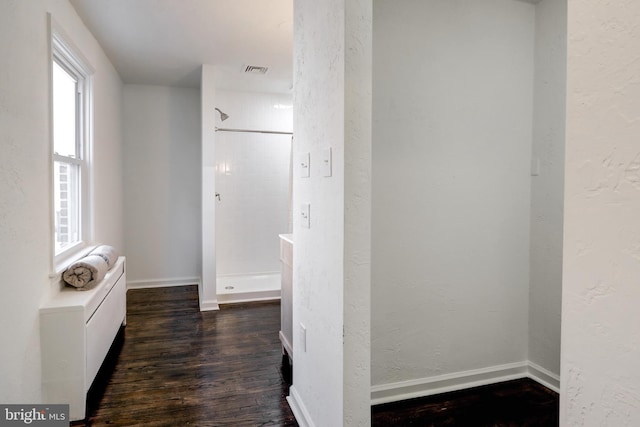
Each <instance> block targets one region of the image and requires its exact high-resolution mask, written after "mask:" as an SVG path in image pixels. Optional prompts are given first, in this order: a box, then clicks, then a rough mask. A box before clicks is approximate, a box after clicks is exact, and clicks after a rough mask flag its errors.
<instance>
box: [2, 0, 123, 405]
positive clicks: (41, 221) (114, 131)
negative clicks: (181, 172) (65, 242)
mask: <svg viewBox="0 0 640 427" xmlns="http://www.w3.org/2000/svg"><path fill="white" fill-rule="evenodd" d="M47 12H51V13H52V15H53V18H54V19H55V20H56V21H57V22H58V24H59V26H60V27H62V28H63V29H64V31H65V32H66V33H67V35H68V36H69V38H70V39H71V40H72V41H73V42H74V44H75V45H76V46H77V47H78V49H79V50H80V51H81V52H82V54H83V55H84V56H85V58H86V59H87V60H88V62H89V63H90V64H91V65H92V66H93V68H94V69H95V70H96V71H95V74H94V76H93V84H94V171H95V176H94V195H95V200H96V202H95V207H96V211H98V212H97V213H96V219H95V238H96V240H97V241H104V242H109V243H110V244H112V245H114V246H116V247H117V248H119V249H121V250H122V248H123V241H124V238H123V229H122V224H123V214H122V175H121V174H122V137H121V115H120V107H121V102H122V83H121V81H120V78H119V76H118V74H117V73H116V71H115V70H114V68H113V67H112V65H111V63H110V62H109V60H108V59H107V57H106V56H105V55H104V53H103V51H102V49H101V48H100V46H99V45H98V43H97V42H96V40H95V39H94V38H93V36H92V35H91V34H90V33H89V31H88V30H87V29H86V27H85V26H84V24H83V23H82V21H81V20H80V18H79V17H78V16H77V14H76V13H75V11H74V9H73V8H72V7H71V5H70V4H69V3H68V2H67V1H66V0H59V1H44V0H42V1H41V0H30V1H19V2H6V1H5V2H0V58H2V61H3V62H2V72H0V129H2V136H0V138H1V139H0V144H1V148H2V155H1V156H0V242H1V244H0V272H2V280H3V284H4V285H3V286H2V290H1V291H0V324H1V325H2V328H1V329H0V341H1V342H2V343H3V345H2V351H1V352H0V402H3V403H26V402H33V403H37V402H39V401H41V399H42V396H41V375H40V372H41V371H40V336H39V312H38V308H39V306H40V304H41V302H42V299H43V298H45V297H46V296H48V295H49V293H50V290H53V289H55V288H56V287H57V286H58V283H57V282H56V280H53V281H52V282H51V284H50V279H49V277H48V275H49V273H50V270H51V259H52V236H53V227H52V222H51V219H50V215H51V203H52V195H51V186H52V184H51V168H50V155H51V152H50V139H49V129H50V123H49V114H50V111H49V91H50V88H49V67H50V65H49V61H50V50H49V34H48V30H47Z"/></svg>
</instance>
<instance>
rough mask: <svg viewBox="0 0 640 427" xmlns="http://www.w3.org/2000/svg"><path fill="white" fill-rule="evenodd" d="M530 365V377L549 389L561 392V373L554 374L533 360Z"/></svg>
mask: <svg viewBox="0 0 640 427" xmlns="http://www.w3.org/2000/svg"><path fill="white" fill-rule="evenodd" d="M528 365H529V366H528V368H529V369H528V373H529V375H528V377H529V378H531V379H532V380H534V381H536V382H538V383H540V384H542V385H543V386H545V387H547V388H548V389H551V390H553V391H555V392H556V393H560V375H558V374H554V373H553V372H551V371H549V370H547V369H545V368H543V367H542V366H540V365H536V364H535V363H533V362H531V361H529V362H528Z"/></svg>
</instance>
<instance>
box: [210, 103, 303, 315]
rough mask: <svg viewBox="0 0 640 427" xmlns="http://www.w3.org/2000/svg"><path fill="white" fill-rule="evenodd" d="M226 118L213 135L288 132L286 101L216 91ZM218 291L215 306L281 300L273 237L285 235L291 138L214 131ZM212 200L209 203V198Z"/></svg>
mask: <svg viewBox="0 0 640 427" xmlns="http://www.w3.org/2000/svg"><path fill="white" fill-rule="evenodd" d="M216 98H217V99H216V103H217V104H218V106H219V107H220V110H222V111H224V113H226V114H228V115H229V118H228V119H227V120H226V121H225V122H224V123H222V122H221V120H220V117H218V118H217V127H218V128H233V129H247V130H271V131H284V132H290V131H291V127H292V119H291V117H292V110H291V104H292V99H291V96H289V95H274V94H258V93H249V92H227V91H219V92H217V94H216ZM215 157H216V171H215V173H216V189H215V193H216V194H215V197H216V218H215V230H216V237H215V242H216V276H217V277H216V291H217V294H218V302H220V303H228V302H240V301H248V300H261V299H275V298H279V297H280V260H279V254H280V252H279V238H278V235H279V234H282V233H287V232H288V231H289V221H288V218H289V180H290V176H289V169H290V158H291V136H290V135H278V134H263V133H252V132H225V131H218V132H216V135H215ZM212 197H213V195H212Z"/></svg>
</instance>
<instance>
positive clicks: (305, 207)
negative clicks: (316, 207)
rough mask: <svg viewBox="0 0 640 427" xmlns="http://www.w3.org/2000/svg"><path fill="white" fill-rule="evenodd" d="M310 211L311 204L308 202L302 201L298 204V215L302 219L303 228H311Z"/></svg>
mask: <svg viewBox="0 0 640 427" xmlns="http://www.w3.org/2000/svg"><path fill="white" fill-rule="evenodd" d="M310 212H311V205H310V204H309V203H304V204H302V205H300V217H301V219H302V227H303V228H311V221H310V219H309V214H310Z"/></svg>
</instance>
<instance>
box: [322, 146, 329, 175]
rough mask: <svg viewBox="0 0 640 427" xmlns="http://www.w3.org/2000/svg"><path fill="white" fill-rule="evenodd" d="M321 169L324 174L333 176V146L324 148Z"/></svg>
mask: <svg viewBox="0 0 640 427" xmlns="http://www.w3.org/2000/svg"><path fill="white" fill-rule="evenodd" d="M320 170H321V171H322V176H331V147H329V148H326V149H324V150H322V159H321V164H320Z"/></svg>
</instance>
